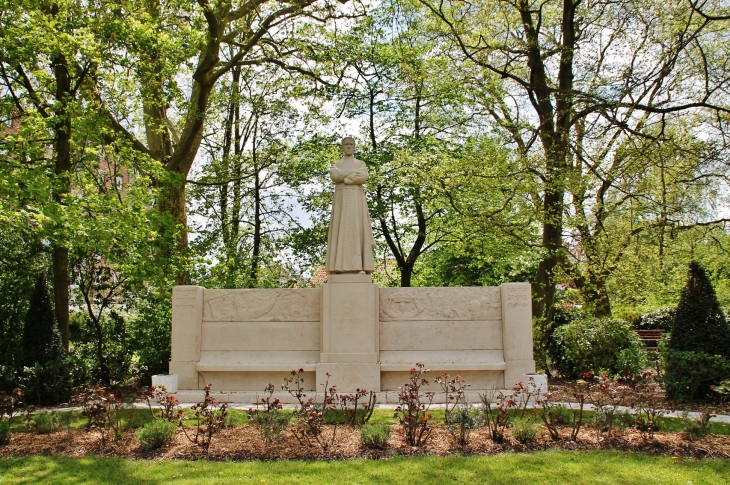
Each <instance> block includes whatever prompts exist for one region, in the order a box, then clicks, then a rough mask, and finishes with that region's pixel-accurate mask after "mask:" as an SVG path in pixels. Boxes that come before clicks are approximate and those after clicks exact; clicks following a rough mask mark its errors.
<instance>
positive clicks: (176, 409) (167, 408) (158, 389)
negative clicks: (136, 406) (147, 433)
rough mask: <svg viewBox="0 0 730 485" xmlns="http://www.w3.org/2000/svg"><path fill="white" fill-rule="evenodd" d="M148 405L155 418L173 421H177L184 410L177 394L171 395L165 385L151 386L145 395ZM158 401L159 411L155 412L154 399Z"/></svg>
mask: <svg viewBox="0 0 730 485" xmlns="http://www.w3.org/2000/svg"><path fill="white" fill-rule="evenodd" d="M144 398H145V401H147V406H148V407H149V408H150V413H152V417H153V418H155V419H166V420H167V421H170V422H171V423H173V422H177V421H178V420H179V418H180V417H181V416H182V414H183V410H182V408H181V407H180V402H179V401H178V400H177V398H176V397H175V396H171V395H170V394H168V393H167V389H165V386H151V387H150V388H149V389H148V390H147V392H146V393H145V395H144ZM153 400H154V401H155V402H157V404H158V405H160V408H159V409H158V411H159V413H155V410H154V409H153V408H152V401H153Z"/></svg>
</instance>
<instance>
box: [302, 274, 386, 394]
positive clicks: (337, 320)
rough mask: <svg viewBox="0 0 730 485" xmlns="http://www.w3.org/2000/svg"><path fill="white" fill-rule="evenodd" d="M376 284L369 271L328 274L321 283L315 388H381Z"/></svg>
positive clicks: (372, 389)
mask: <svg viewBox="0 0 730 485" xmlns="http://www.w3.org/2000/svg"><path fill="white" fill-rule="evenodd" d="M378 313H379V295H378V286H377V285H375V284H373V283H372V280H371V278H370V275H369V274H352V273H344V274H330V275H329V279H328V283H327V284H325V285H324V286H323V287H322V309H321V327H320V349H321V352H320V359H319V360H320V361H319V363H317V366H316V371H317V377H316V378H317V391H318V392H319V391H321V390H322V389H320V388H319V387H320V386H319V385H320V384H323V383H324V382H325V381H327V373H329V374H331V376H332V377H331V378H330V380H329V385H330V386H333V385H336V386H337V390H338V392H354V391H355V390H356V389H366V390H368V391H379V390H380V363H379V362H378V360H379V351H380V349H379V341H380V336H379V315H378Z"/></svg>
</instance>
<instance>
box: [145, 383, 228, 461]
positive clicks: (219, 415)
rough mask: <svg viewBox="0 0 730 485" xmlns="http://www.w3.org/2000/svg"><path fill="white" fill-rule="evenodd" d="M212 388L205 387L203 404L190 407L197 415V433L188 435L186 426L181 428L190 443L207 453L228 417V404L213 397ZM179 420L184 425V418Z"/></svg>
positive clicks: (195, 415) (210, 385)
mask: <svg viewBox="0 0 730 485" xmlns="http://www.w3.org/2000/svg"><path fill="white" fill-rule="evenodd" d="M211 387H213V385H212V384H208V385H206V386H205V388H204V392H205V397H204V398H203V402H199V403H196V404H193V405H192V406H191V407H190V409H191V410H192V411H193V412H194V413H195V414H194V419H195V433H192V432H191V433H190V434H188V432H187V430H186V429H185V426H181V428H182V430H183V433H184V434H185V437H186V438H187V439H188V441H190V442H191V443H195V444H196V445H198V446H200V447H201V448H203V450H205V452H206V453H207V452H208V450H210V444H211V442H212V441H213V436H215V435H216V433H218V432H219V431H220V430H221V429H223V422H224V421H225V420H226V416H227V415H228V404H226V403H220V402H218V401H217V400H216V399H215V398H214V397H213V396H211V395H210V389H211ZM179 419H180V422H181V423H182V416H180V418H179ZM160 421H161V420H160Z"/></svg>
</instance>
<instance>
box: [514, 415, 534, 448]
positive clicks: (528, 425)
mask: <svg viewBox="0 0 730 485" xmlns="http://www.w3.org/2000/svg"><path fill="white" fill-rule="evenodd" d="M512 436H514V437H515V439H516V440H517V441H519V442H520V443H522V444H523V445H524V444H525V443H529V442H530V441H533V440H534V439H535V438H536V437H537V426H536V425H535V423H533V422H532V421H529V420H520V421H517V422H516V423H515V425H514V428H513V429H512Z"/></svg>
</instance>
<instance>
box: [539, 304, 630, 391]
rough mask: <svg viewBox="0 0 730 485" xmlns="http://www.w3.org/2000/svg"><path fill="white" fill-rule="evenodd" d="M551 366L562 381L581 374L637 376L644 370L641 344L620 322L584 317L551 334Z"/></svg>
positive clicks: (628, 327) (626, 326)
mask: <svg viewBox="0 0 730 485" xmlns="http://www.w3.org/2000/svg"><path fill="white" fill-rule="evenodd" d="M553 341H554V344H555V346H556V349H557V350H556V355H555V356H554V358H555V360H554V361H553V364H554V366H555V368H556V369H557V370H558V372H560V374H561V375H563V376H564V377H570V378H576V377H580V376H582V375H583V373H584V372H592V373H594V374H600V373H602V372H608V373H611V374H617V373H618V372H620V371H622V370H627V371H629V372H631V373H638V372H640V371H641V370H642V368H643V366H644V356H643V354H642V353H641V352H640V349H641V340H640V339H639V337H638V335H636V332H634V331H633V329H632V328H631V326H630V325H629V324H628V323H626V322H624V321H623V320H616V319H611V318H592V317H584V318H580V319H578V320H574V321H572V322H570V323H567V324H565V325H563V326H561V327H560V328H558V329H557V330H556V331H555V333H554V334H553Z"/></svg>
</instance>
